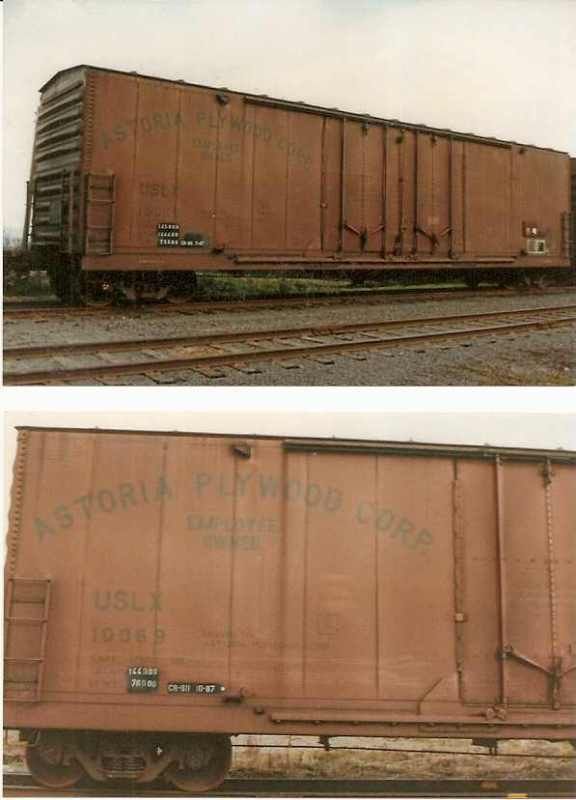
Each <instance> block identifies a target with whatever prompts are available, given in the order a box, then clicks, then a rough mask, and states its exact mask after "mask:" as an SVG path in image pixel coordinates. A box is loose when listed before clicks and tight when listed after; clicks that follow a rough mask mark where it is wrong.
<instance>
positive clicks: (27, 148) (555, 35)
mask: <svg viewBox="0 0 576 800" xmlns="http://www.w3.org/2000/svg"><path fill="white" fill-rule="evenodd" d="M3 6H4V11H5V62H6V63H5V66H6V79H5V109H4V115H5V138H4V142H5V176H4V177H5V184H4V191H5V224H6V226H7V227H8V228H14V229H16V231H17V232H20V229H21V225H22V219H23V215H24V197H25V182H26V179H27V175H28V171H29V167H30V152H31V147H32V136H33V123H34V114H35V109H36V106H37V103H38V94H37V92H38V89H39V88H40V86H41V85H42V84H43V83H44V82H45V81H46V80H47V79H48V78H50V77H51V76H52V75H53V74H54V73H55V72H57V71H58V70H60V69H63V68H66V67H69V66H72V65H75V64H80V63H88V64H95V65H101V66H105V67H113V68H116V69H121V70H136V71H138V72H142V73H145V74H150V75H158V76H160V77H166V78H176V79H179V78H181V79H184V80H188V81H191V82H194V83H205V84H208V85H215V86H227V87H228V88H230V89H238V90H240V91H251V92H257V93H264V94H268V95H271V96H279V97H284V98H288V99H291V100H305V101H308V102H311V103H318V104H320V105H326V106H338V107H339V108H342V109H346V110H351V111H360V112H367V113H371V114H373V115H376V116H378V115H380V116H383V117H391V118H398V119H401V120H406V121H409V122H425V123H428V124H430V125H437V126H441V127H450V128H453V129H455V130H463V131H473V132H477V133H480V134H484V135H491V136H498V137H502V138H507V139H514V140H516V141H522V142H527V143H533V144H539V145H544V146H549V147H553V148H557V149H560V150H569V151H571V152H573V153H576V91H574V77H575V75H576V46H575V42H576V0H5V2H4V3H3Z"/></svg>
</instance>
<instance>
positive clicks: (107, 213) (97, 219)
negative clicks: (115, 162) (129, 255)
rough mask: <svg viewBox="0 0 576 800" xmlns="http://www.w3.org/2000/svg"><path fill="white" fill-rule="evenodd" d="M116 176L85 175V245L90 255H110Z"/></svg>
mask: <svg viewBox="0 0 576 800" xmlns="http://www.w3.org/2000/svg"><path fill="white" fill-rule="evenodd" d="M115 178H116V176H115V175H99V174H97V173H93V172H92V173H89V174H88V175H86V229H85V230H86V246H85V252H86V253H87V254H92V255H110V254H111V253H112V242H113V232H114V206H115V204H116V180H115Z"/></svg>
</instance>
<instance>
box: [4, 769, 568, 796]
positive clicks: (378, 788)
mask: <svg viewBox="0 0 576 800" xmlns="http://www.w3.org/2000/svg"><path fill="white" fill-rule="evenodd" d="M574 788H575V786H574V781H569V780H524V781H518V780H515V781H510V780H506V781H502V780H486V779H485V780H459V779H452V780H440V781H430V780H394V779H386V780H339V779H338V780H334V779H330V780H323V779H319V778H315V779H294V778H293V779H286V778H283V779H277V778H257V779H255V778H247V779H229V780H226V781H224V783H223V784H222V785H221V786H220V787H219V788H218V789H215V790H213V791H211V792H205V793H204V794H203V796H206V797H432V798H435V797H527V798H531V797H542V798H547V797H574ZM4 796H5V797H24V796H25V797H186V794H185V793H184V792H180V791H176V790H174V789H171V788H170V787H168V786H166V785H161V784H158V786H154V787H148V788H145V787H143V786H141V785H139V784H132V783H128V782H126V783H116V784H115V785H114V786H111V787H104V786H103V785H101V784H96V783H88V782H86V783H83V784H78V785H77V786H76V787H74V788H73V789H67V790H54V789H45V788H42V787H39V786H38V785H37V784H35V783H34V782H33V781H32V779H31V778H30V776H27V775H14V774H9V775H5V776H4Z"/></svg>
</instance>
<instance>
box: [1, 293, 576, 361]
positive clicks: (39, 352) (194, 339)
mask: <svg viewBox="0 0 576 800" xmlns="http://www.w3.org/2000/svg"><path fill="white" fill-rule="evenodd" d="M567 311H569V312H574V311H576V304H572V305H567V306H545V307H541V306H540V307H535V308H519V309H511V310H509V311H480V312H475V313H470V314H451V315H446V314H444V315H442V316H434V317H412V318H410V319H391V320H381V321H375V322H351V323H344V324H328V325H317V324H313V325H304V326H301V327H298V328H294V327H292V328H273V329H267V330H253V331H249V332H244V331H240V332H237V331H236V332H231V333H208V334H201V335H198V336H166V337H161V338H158V339H118V340H110V341H106V340H98V341H95V342H76V343H73V344H54V345H50V344H47V345H44V344H43V345H24V346H22V347H7V348H5V349H4V358H5V359H9V358H36V357H41V356H57V355H77V354H87V353H98V352H101V351H104V350H105V351H106V352H117V351H128V350H141V349H146V350H157V349H161V348H165V347H196V346H203V345H214V344H223V343H228V342H236V341H246V340H248V339H249V340H250V341H255V340H258V339H278V338H282V337H299V336H314V335H316V336H322V335H326V336H329V335H335V334H345V333H355V332H358V331H365V330H368V329H370V330H380V329H387V328H390V329H391V328H398V327H405V326H414V325H437V324H445V323H447V322H461V321H462V322H471V321H476V320H484V319H486V320H490V319H495V318H498V317H512V316H525V315H527V314H529V315H532V314H538V313H552V314H555V313H560V314H562V313H563V312H567Z"/></svg>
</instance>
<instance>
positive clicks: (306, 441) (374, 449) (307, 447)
mask: <svg viewBox="0 0 576 800" xmlns="http://www.w3.org/2000/svg"><path fill="white" fill-rule="evenodd" d="M16 428H17V430H19V431H46V432H66V433H90V434H112V435H114V436H116V435H146V436H150V435H156V436H174V437H186V436H188V437H202V438H217V439H223V438H227V439H232V440H238V439H257V440H268V441H283V442H284V447H285V449H287V450H292V451H309V452H318V453H320V452H335V453H341V452H355V453H365V454H367V455H378V454H381V455H385V454H386V453H389V454H397V455H402V454H410V455H423V456H430V455H435V456H446V457H448V458H450V457H454V456H459V457H464V458H480V459H481V458H494V457H495V456H501V457H502V458H507V459H511V460H521V461H532V460H541V459H543V458H544V459H549V460H550V461H563V462H570V463H576V451H574V450H564V449H563V448H557V449H555V450H554V449H552V450H551V449H545V448H534V447H494V446H492V445H488V444H486V445H463V444H437V443H434V442H412V441H409V442H401V441H390V440H384V441H379V440H377V439H339V438H326V437H311V436H306V437H295V436H281V435H278V436H274V435H266V434H254V433H206V432H204V431H169V430H166V431H150V430H138V429H131V430H126V429H119V430H116V429H114V428H73V427H71V428H68V427H51V426H36V425H18V426H16Z"/></svg>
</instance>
